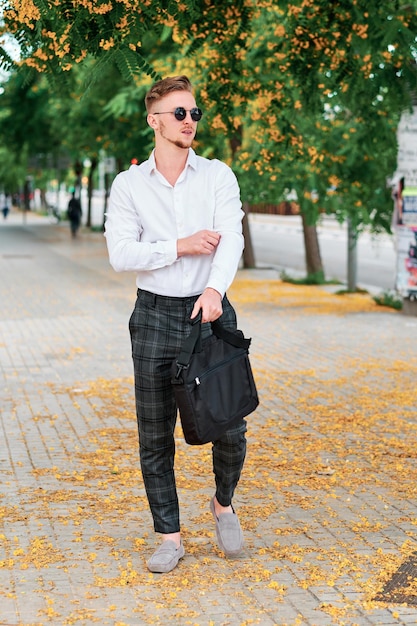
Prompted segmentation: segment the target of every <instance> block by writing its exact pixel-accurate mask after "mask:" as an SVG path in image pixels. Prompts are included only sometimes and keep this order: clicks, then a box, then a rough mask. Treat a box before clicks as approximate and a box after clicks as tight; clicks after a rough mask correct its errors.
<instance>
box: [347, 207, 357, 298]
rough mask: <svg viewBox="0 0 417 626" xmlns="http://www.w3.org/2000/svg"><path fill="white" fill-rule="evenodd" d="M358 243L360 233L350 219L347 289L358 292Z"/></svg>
mask: <svg viewBox="0 0 417 626" xmlns="http://www.w3.org/2000/svg"><path fill="white" fill-rule="evenodd" d="M357 241H358V233H357V230H356V229H355V228H354V227H353V225H352V220H350V219H349V218H348V268H347V269H348V276H347V288H348V291H356V288H357V285H356V281H357V267H358V255H357Z"/></svg>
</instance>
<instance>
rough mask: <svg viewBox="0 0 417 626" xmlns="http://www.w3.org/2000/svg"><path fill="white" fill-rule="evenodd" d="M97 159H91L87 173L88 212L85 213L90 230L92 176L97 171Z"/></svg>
mask: <svg viewBox="0 0 417 626" xmlns="http://www.w3.org/2000/svg"><path fill="white" fill-rule="evenodd" d="M97 165H98V159H97V158H96V157H93V158H92V159H91V166H90V171H89V172H88V191H87V193H88V211H87V223H86V226H88V227H89V228H91V199H92V197H93V176H94V172H95V171H96V169H97Z"/></svg>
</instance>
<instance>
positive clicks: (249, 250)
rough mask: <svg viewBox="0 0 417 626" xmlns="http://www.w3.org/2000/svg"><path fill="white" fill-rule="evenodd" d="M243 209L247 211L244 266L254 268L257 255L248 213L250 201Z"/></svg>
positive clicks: (244, 230)
mask: <svg viewBox="0 0 417 626" xmlns="http://www.w3.org/2000/svg"><path fill="white" fill-rule="evenodd" d="M243 210H244V212H245V215H244V217H243V221H242V229H243V236H244V238H245V249H244V250H243V267H245V268H253V267H255V255H254V252H253V246H252V238H251V236H250V228H249V218H248V214H249V203H248V202H244V203H243Z"/></svg>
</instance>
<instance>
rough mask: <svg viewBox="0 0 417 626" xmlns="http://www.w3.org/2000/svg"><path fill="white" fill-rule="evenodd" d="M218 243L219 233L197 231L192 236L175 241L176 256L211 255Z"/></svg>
mask: <svg viewBox="0 0 417 626" xmlns="http://www.w3.org/2000/svg"><path fill="white" fill-rule="evenodd" d="M219 241H220V235H219V233H216V231H214V230H199V231H198V232H197V233H194V235H190V236H189V237H184V239H178V240H177V256H178V257H180V256H185V255H186V254H211V253H212V252H213V251H214V250H215V249H216V248H217V246H218V243H219Z"/></svg>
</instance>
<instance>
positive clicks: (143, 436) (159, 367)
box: [129, 289, 246, 534]
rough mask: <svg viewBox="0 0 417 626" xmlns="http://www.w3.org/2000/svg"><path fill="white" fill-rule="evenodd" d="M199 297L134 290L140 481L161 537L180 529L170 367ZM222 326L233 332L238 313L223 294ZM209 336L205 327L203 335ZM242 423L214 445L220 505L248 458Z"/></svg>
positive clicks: (230, 494) (132, 332) (132, 328)
mask: <svg viewBox="0 0 417 626" xmlns="http://www.w3.org/2000/svg"><path fill="white" fill-rule="evenodd" d="M197 298H198V296H191V297H187V298H174V297H167V296H158V295H155V294H152V293H149V292H147V291H143V290H140V289H138V293H137V299H136V304H135V308H134V310H133V313H132V315H131V317H130V320H129V330H130V336H131V342H132V357H133V365H134V374H135V398H136V415H137V420H138V430H139V454H140V464H141V470H142V476H143V481H144V484H145V489H146V494H147V497H148V501H149V506H150V510H151V513H152V516H153V521H154V529H155V531H156V532H159V533H164V534H167V533H175V532H179V530H180V515H179V506H178V496H177V489H176V484H175V473H174V456H175V440H174V428H175V424H176V420H177V406H176V402H175V397H174V393H173V390H172V386H171V382H170V381H171V365H172V362H173V360H174V359H175V358H176V357H177V356H178V354H179V352H180V348H181V344H182V343H183V341H184V339H185V337H186V336H187V335H188V334H189V333H190V332H191V325H190V324H189V319H190V315H191V311H192V309H193V307H194V303H195V301H196V300H197ZM222 304H223V314H222V316H221V317H220V320H221V322H222V323H223V325H224V326H225V327H226V328H229V329H235V328H236V313H235V311H234V309H233V307H232V305H231V304H230V302H229V301H228V299H227V297H226V296H225V297H224V299H223V303H222ZM210 334H211V327H210V324H203V327H202V337H203V338H204V337H207V336H208V335H210ZM245 433H246V421H245V420H242V422H241V423H239V424H238V425H237V426H235V427H233V428H232V429H230V430H229V431H228V432H227V433H225V435H223V437H221V438H220V439H219V440H217V441H214V442H213V447H212V458H213V472H214V476H215V483H216V497H217V499H218V501H219V503H220V504H222V505H223V506H228V505H229V504H230V503H231V500H232V497H233V494H234V491H235V488H236V485H237V483H238V481H239V478H240V474H241V471H242V467H243V464H244V460H245V456H246V436H245Z"/></svg>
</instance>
